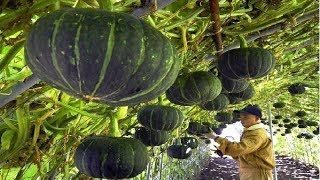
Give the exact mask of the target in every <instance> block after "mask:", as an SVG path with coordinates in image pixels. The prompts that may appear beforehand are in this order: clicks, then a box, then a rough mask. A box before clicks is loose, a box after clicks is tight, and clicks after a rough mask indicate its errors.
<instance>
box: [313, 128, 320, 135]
mask: <svg viewBox="0 0 320 180" xmlns="http://www.w3.org/2000/svg"><path fill="white" fill-rule="evenodd" d="M319 131H320V130H319V126H318V127H317V129H315V130H313V131H312V133H313V134H314V135H319Z"/></svg>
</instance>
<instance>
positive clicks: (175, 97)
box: [166, 71, 222, 106]
mask: <svg viewBox="0 0 320 180" xmlns="http://www.w3.org/2000/svg"><path fill="white" fill-rule="evenodd" d="M221 90H222V85H221V82H220V80H219V78H218V77H216V76H215V75H214V74H212V73H211V72H205V71H196V72H192V73H188V74H185V75H180V76H178V78H177V79H176V81H175V82H174V84H173V85H172V86H171V87H170V88H169V89H168V90H167V91H166V96H167V98H168V99H169V101H170V102H172V103H174V104H178V105H183V106H192V105H197V104H200V103H202V102H205V101H210V100H213V99H214V98H216V97H217V96H218V95H219V94H220V92H221Z"/></svg>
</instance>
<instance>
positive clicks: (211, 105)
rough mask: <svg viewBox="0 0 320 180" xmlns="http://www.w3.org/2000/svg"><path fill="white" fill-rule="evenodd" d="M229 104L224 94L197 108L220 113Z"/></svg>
mask: <svg viewBox="0 0 320 180" xmlns="http://www.w3.org/2000/svg"><path fill="white" fill-rule="evenodd" d="M229 103H230V100H229V98H228V97H227V96H226V95H225V94H219V96H218V97H216V98H215V99H214V100H212V101H207V102H205V103H202V104H200V105H199V107H200V108H201V109H204V110H208V111H220V110H223V109H225V108H227V106H228V105H229Z"/></svg>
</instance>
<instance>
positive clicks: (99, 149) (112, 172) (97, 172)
mask: <svg viewBox="0 0 320 180" xmlns="http://www.w3.org/2000/svg"><path fill="white" fill-rule="evenodd" d="M148 161H149V157H148V152H147V148H146V146H145V145H144V144H142V143H141V142H140V141H139V140H137V139H134V138H124V137H105V136H92V137H88V138H86V139H85V140H84V141H83V142H81V144H80V145H79V146H78V147H77V150H76V152H75V155H74V163H75V166H76V167H77V168H78V169H79V171H80V172H82V173H84V174H87V175H88V176H91V177H94V178H108V179H123V178H132V177H135V176H137V175H138V174H140V173H141V172H142V171H144V170H145V169H146V168H147V164H148Z"/></svg>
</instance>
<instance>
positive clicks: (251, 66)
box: [218, 36, 275, 79]
mask: <svg viewBox="0 0 320 180" xmlns="http://www.w3.org/2000/svg"><path fill="white" fill-rule="evenodd" d="M239 39H240V48H239V49H232V50H229V51H227V52H225V53H223V54H222V56H221V58H220V59H219V60H218V69H219V72H220V73H221V74H223V75H224V76H226V77H228V78H230V79H257V78H260V77H263V76H265V75H267V74H269V73H270V72H271V71H272V70H273V69H274V67H275V57H274V55H273V54H272V53H271V52H270V51H268V50H266V49H263V48H256V47H247V44H246V42H245V40H244V38H243V37H242V36H240V37H239Z"/></svg>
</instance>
